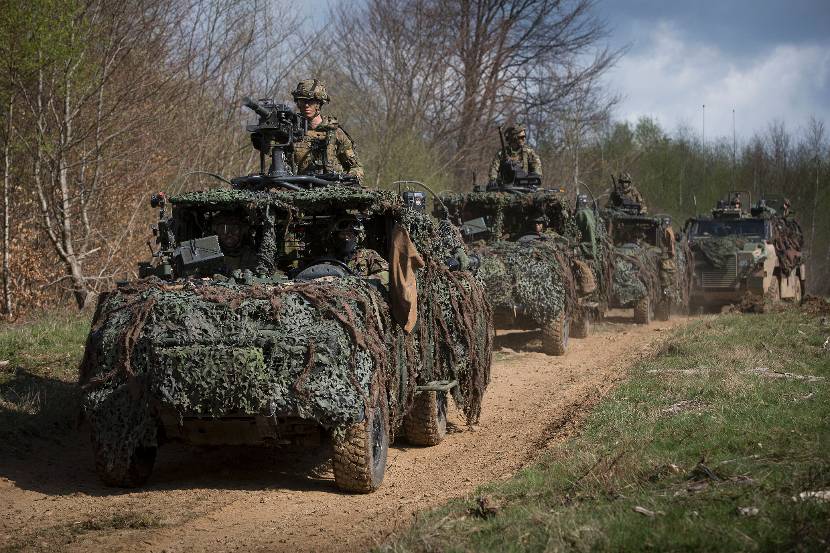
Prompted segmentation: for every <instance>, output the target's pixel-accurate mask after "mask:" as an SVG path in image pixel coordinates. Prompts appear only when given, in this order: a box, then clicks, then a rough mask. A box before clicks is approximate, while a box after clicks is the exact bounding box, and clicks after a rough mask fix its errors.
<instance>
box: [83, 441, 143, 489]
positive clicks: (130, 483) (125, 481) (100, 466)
mask: <svg viewBox="0 0 830 553" xmlns="http://www.w3.org/2000/svg"><path fill="white" fill-rule="evenodd" d="M92 452H93V454H94V456H95V471H96V472H97V473H98V477H99V478H100V479H101V481H102V482H103V483H104V484H106V485H107V486H114V487H118V488H137V487H139V486H142V485H143V484H144V483H146V482H147V479H148V478H150V474H151V473H152V472H153V465H154V464H155V462H156V453H157V452H158V448H157V447H137V448H135V450H133V451H132V452H131V453H128V452H126V451H124V452H121V454H122V457H123V458H121V459H115V460H114V461H115V462H114V463H113V464H112V465H110V463H109V461H110V460H111V458H110V457H111V456H110V455H107V454H106V453H105V452H104V449H103V448H102V447H101V445H100V444H99V443H98V441H97V440H96V439H95V436H93V437H92Z"/></svg>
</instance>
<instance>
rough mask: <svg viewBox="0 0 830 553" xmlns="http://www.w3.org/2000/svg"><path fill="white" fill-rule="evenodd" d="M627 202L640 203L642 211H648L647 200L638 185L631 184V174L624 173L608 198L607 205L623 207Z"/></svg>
mask: <svg viewBox="0 0 830 553" xmlns="http://www.w3.org/2000/svg"><path fill="white" fill-rule="evenodd" d="M626 204H639V205H640V213H643V214H645V213H648V207H647V206H646V201H645V200H644V199H643V195H642V194H640V191H639V190H637V187H636V186H634V185H633V184H631V175H630V174H628V173H623V174H622V175H620V176H619V177H618V178H617V183H616V184H615V185H614V189H613V190H612V191H611V196H610V197H609V198H608V203H607V204H606V206H605V207H609V208H615V207H622V206H624V205H626Z"/></svg>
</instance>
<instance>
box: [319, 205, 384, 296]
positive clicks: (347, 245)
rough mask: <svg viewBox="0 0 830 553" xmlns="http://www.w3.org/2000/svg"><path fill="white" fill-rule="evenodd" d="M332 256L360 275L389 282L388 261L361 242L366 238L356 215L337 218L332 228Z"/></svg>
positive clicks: (361, 223)
mask: <svg viewBox="0 0 830 553" xmlns="http://www.w3.org/2000/svg"><path fill="white" fill-rule="evenodd" d="M332 235H333V236H332V238H333V250H334V251H333V254H334V257H336V258H337V259H339V260H340V261H342V262H343V263H345V264H346V265H347V266H348V267H349V269H351V271H352V272H353V273H354V274H355V275H357V276H361V277H372V278H376V279H378V280H380V281H381V283H382V284H384V285H388V284H389V263H387V261H386V260H385V259H384V258H383V257H381V255H380V254H379V253H378V252H376V251H375V250H373V249H371V248H363V247H361V244H362V243H363V241H364V240H365V238H366V232H365V230H364V228H363V222H362V221H360V219H358V218H357V217H343V218H342V219H339V220H338V221H337V222H336V223H335V225H334V228H333V230H332Z"/></svg>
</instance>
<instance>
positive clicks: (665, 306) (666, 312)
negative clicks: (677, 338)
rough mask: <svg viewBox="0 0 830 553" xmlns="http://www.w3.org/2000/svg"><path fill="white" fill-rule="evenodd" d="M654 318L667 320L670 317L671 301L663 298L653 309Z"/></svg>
mask: <svg viewBox="0 0 830 553" xmlns="http://www.w3.org/2000/svg"><path fill="white" fill-rule="evenodd" d="M654 318H655V319H657V320H658V321H668V320H669V319H670V318H671V302H670V301H669V300H663V301H661V302H660V303H658V304H657V307H656V308H655V309H654Z"/></svg>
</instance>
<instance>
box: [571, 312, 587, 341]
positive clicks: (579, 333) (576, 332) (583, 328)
mask: <svg viewBox="0 0 830 553" xmlns="http://www.w3.org/2000/svg"><path fill="white" fill-rule="evenodd" d="M570 335H571V337H572V338H587V337H588V336H590V335H591V317H589V316H588V315H583V316H582V317H580V318H578V319H575V320H574V321H573V324H571V328H570Z"/></svg>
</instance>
